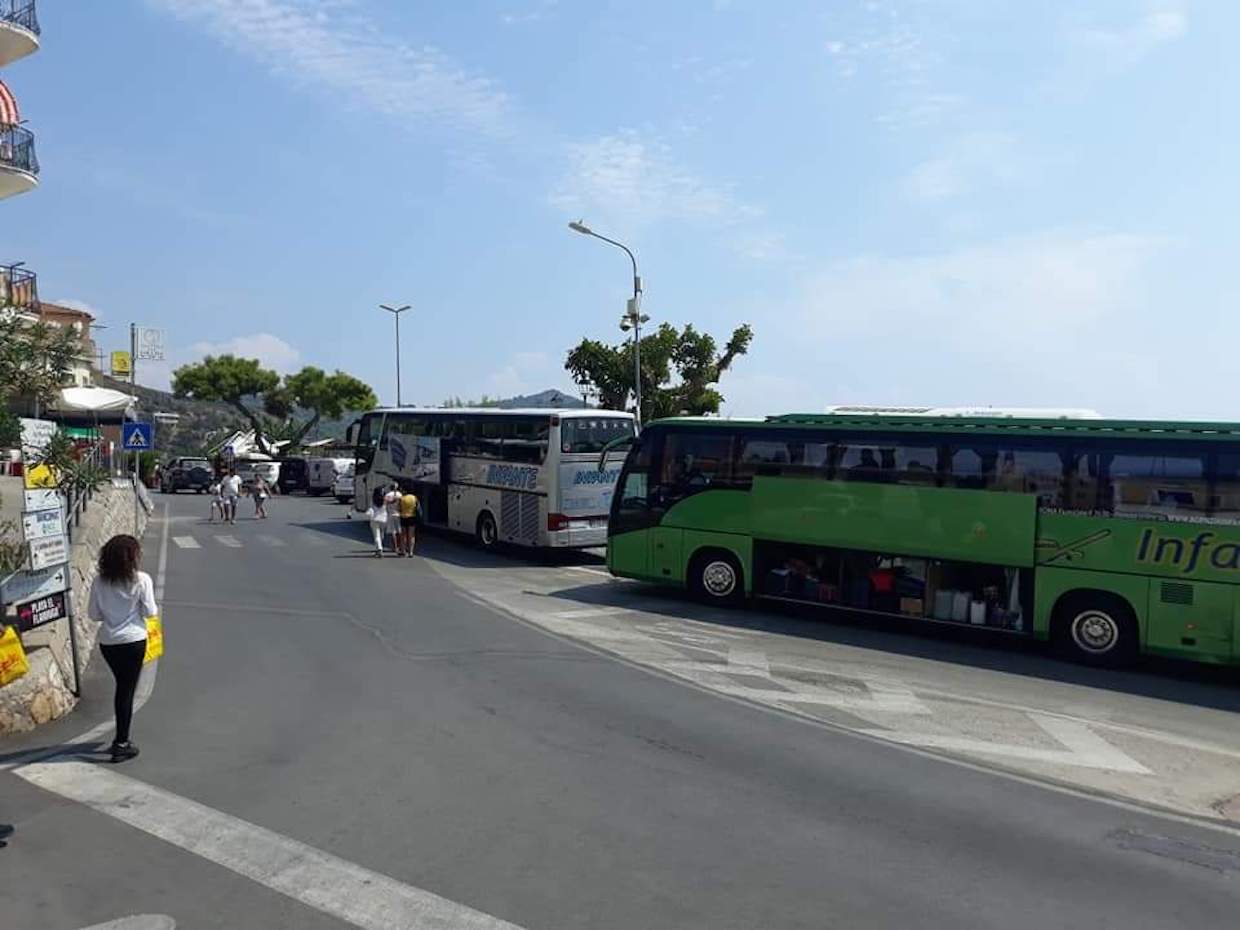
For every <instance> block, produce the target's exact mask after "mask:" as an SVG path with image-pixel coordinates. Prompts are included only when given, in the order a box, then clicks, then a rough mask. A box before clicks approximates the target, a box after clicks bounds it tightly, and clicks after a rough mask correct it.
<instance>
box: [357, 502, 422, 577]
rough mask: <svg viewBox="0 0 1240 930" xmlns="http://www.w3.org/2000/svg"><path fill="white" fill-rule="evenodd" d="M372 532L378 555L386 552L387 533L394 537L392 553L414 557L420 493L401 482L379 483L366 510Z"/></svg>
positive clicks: (379, 557)
mask: <svg viewBox="0 0 1240 930" xmlns="http://www.w3.org/2000/svg"><path fill="white" fill-rule="evenodd" d="M366 519H367V520H369V521H370V534H371V537H372V538H373V539H374V543H375V558H377V559H381V558H383V554H384V551H385V549H384V537H391V539H392V553H393V554H394V555H395V556H396V557H397V558H410V559H411V558H413V548H414V545H415V543H416V542H417V527H416V524H417V519H418V497H417V495H416V494H414V493H413V491H412V490H411V489H410V488H408V487H406V488H403V489H402V488H401V486H400V485H399V484H392V485H389V486H388V487H387V488H383V487H377V488H375V490H374V493H373V494H372V495H371V498H370V507H369V508H367V510H366Z"/></svg>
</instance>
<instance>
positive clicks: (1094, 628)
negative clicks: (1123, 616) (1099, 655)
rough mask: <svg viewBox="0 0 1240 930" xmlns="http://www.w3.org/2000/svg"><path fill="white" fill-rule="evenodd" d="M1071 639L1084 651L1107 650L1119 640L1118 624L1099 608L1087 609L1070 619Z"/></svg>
mask: <svg viewBox="0 0 1240 930" xmlns="http://www.w3.org/2000/svg"><path fill="white" fill-rule="evenodd" d="M1072 639H1073V641H1074V642H1075V643H1076V644H1077V646H1079V647H1080V648H1081V649H1084V650H1085V651H1086V652H1107V651H1108V650H1110V649H1113V648H1114V647H1115V644H1116V643H1117V642H1119V624H1117V623H1116V622H1115V619H1114V618H1113V617H1112V616H1111V615H1110V614H1106V613H1103V612H1102V611H1100V610H1087V611H1085V612H1084V613H1081V614H1077V617H1076V619H1075V620H1073V621H1072Z"/></svg>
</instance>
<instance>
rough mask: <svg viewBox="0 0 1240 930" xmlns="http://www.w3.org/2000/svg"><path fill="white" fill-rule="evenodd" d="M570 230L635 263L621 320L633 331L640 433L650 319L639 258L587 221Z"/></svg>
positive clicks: (634, 375)
mask: <svg viewBox="0 0 1240 930" xmlns="http://www.w3.org/2000/svg"><path fill="white" fill-rule="evenodd" d="M568 228H569V229H571V230H572V231H573V232H578V233H581V234H582V235H583V236H593V237H594V238H595V239H601V240H603V241H604V242H606V243H608V244H609V245H614V246H615V247H616V248H618V249H624V252H625V254H626V255H628V257H629V261H630V262H632V263H633V296H632V298H630V299H629V302H628V305H627V306H626V307H625V311H624V316H623V317H621V318H620V328H621V329H622V330H624V331H625V332H627V331H628V330H630V329H632V330H633V408H634V411H635V417H636V420H637V429H638V431H639V432H640V431H641V427H642V349H641V345H642V324H643V323H645V322H646V321H647V320H649V319H650V317H648V316H642V309H641V304H642V279H641V278H640V277H639V276H638V274H637V257H636V256H635V255H634V254H633V250H632V249H630V248H629V247H628V246H627V245H625V244H624V243H623V242H617V241H616V240H615V239H608V238H607V237H606V236H600V235H599V234H598V233H596V232H595V231H594V230H593V229H591V228H590V227H589V226H587V225H586V224H585V220H575V221H574V222H572V223H569V224H568Z"/></svg>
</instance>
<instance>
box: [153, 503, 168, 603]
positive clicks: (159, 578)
mask: <svg viewBox="0 0 1240 930" xmlns="http://www.w3.org/2000/svg"><path fill="white" fill-rule="evenodd" d="M167 579H168V504H167V503H165V504H164V526H163V529H162V531H161V532H160V537H159V570H158V571H157V573H156V575H155V603H156V604H158V603H159V602H160V601H162V600H163V599H164V582H165V581H166V580H167Z"/></svg>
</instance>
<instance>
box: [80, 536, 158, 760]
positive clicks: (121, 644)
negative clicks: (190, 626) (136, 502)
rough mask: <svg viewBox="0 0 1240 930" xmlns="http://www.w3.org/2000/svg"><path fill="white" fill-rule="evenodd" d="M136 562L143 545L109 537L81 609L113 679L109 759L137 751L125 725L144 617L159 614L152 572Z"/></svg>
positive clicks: (130, 715)
mask: <svg viewBox="0 0 1240 930" xmlns="http://www.w3.org/2000/svg"><path fill="white" fill-rule="evenodd" d="M141 561H142V546H141V544H140V543H139V542H138V540H136V539H135V538H134V537H132V536H128V535H120V536H113V537H112V538H111V539H109V540H108V541H107V542H106V543H104V544H103V548H102V549H100V550H99V574H98V576H96V578H95V580H94V582H93V583H92V584H91V586H90V601H89V605H88V607H87V610H86V613H87V616H88V617H90V618H91V619H92V620H94V621H96V622H97V623H99V624H100V627H99V650H100V651H101V652H102V653H103V660H104V661H105V662H107V663H108V668H110V669H111V670H112V676H113V677H114V678H115V679H116V695H115V697H114V699H113V710H114V711H115V713H116V738H115V739H114V740H113V741H112V746H111V750H110V751H111V753H112V761H113V762H124V761H125V760H126V759H132V758H133V757H134V756H136V755H137V754H138V747H137V745H136V744H134V743H132V742H130V739H129V725H130V722H131V721H132V720H133V699H134V694H135V693H136V692H137V690H138V678H139V676H140V675H141V674H142V660H143V658H144V657H145V656H146V618H147V617H154V616H158V614H159V607H158V606H157V605H156V603H155V586H154V585H153V584H152V583H151V576H150V575H148V574H147V573H146V572H144V571H139V570H138V565H139V564H140V563H141Z"/></svg>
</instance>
